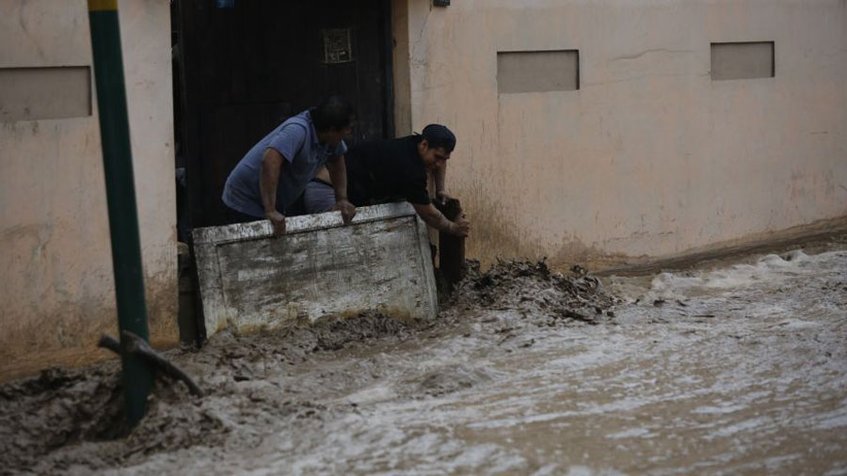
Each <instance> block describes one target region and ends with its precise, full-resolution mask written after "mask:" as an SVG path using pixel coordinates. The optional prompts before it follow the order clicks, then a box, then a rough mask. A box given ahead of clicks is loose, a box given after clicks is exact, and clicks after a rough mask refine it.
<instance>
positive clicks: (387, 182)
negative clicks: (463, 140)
mask: <svg viewBox="0 0 847 476" xmlns="http://www.w3.org/2000/svg"><path fill="white" fill-rule="evenodd" d="M455 147H456V136H455V135H454V134H453V133H452V132H451V131H450V129H448V128H447V127H445V126H442V125H440V124H430V125H428V126H426V127H425V128H424V130H423V131H422V132H421V134H420V135H411V136H407V137H401V138H397V139H387V140H378V141H372V142H364V143H361V144H357V145H355V146H352V147H350V149H349V150H348V151H347V154H346V155H345V164H346V172H347V196H348V198H349V200H350V202H351V203H352V204H353V205H354V206H356V207H361V206H368V205H375V204H378V203H386V202H392V201H398V200H406V201H408V202H409V203H411V204H412V206H413V207H414V208H415V211H416V212H417V214H418V215H419V216H420V217H421V219H423V221H424V222H425V223H426V224H427V225H429V226H431V227H433V228H435V229H437V230H439V231H444V232H446V233H449V234H452V235H456V236H467V234H468V231H469V230H470V224H469V223H468V221H467V220H465V219H464V218H457V219H456V220H455V221H450V220H448V219H447V218H446V217H445V216H444V215H443V214H442V213H441V212H440V211H439V210H438V209H437V208H436V207H435V206H434V205H433V204H432V200H431V199H430V196H429V191H428V189H427V178H428V174H432V176H433V180H434V182H435V189H436V197H435V198H436V200H438V201H439V202H442V203H443V202H446V201H447V200H448V199H449V198H450V195H449V194H448V193H447V192H446V191H445V190H444V177H445V175H446V172H447V160H448V159H449V158H450V154H451V153H452V152H453V149H454V148H455ZM334 185H335V186H334ZM337 185H338V184H336V182H335V178H334V177H331V174H330V173H329V172H328V171H327V170H326V169H322V170H320V171H319V172H318V174H317V176H316V177H315V179H314V180H312V181H311V182H309V184H308V185H307V186H306V191H305V193H304V202H305V208H306V213H322V212H325V211H329V210H331V209H332V208H333V206H334V204H335V202H336V199H337V196H338V189H339V187H338V186H337Z"/></svg>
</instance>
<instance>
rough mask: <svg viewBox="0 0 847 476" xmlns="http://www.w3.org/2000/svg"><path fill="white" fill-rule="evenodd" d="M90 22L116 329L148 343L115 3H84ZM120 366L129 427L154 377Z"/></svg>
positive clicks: (128, 363) (142, 367) (130, 364)
mask: <svg viewBox="0 0 847 476" xmlns="http://www.w3.org/2000/svg"><path fill="white" fill-rule="evenodd" d="M88 19H89V26H90V28H91V47H92V53H93V57H94V79H95V84H96V89H97V111H98V113H99V115H100V141H101V145H102V147H103V169H104V171H105V175H106V199H107V204H108V209H109V232H110V235H111V241H112V266H113V267H114V274H115V296H116V299H117V305H118V326H119V327H120V330H121V334H122V335H123V331H130V332H132V333H134V334H136V335H138V336H140V337H141V338H143V339H145V340H146V339H148V332H147V306H146V304H145V301H144V276H143V274H142V269H141V244H140V241H139V237H138V211H137V207H136V203H135V186H134V180H133V172H132V155H131V152H130V144H129V121H128V119H127V107H126V89H125V86H124V70H123V58H122V55H121V33H120V27H119V24H118V2H117V0H88ZM121 339H124V337H121ZM121 362H122V366H123V375H122V377H123V385H124V390H125V395H126V417H127V421H128V422H129V424H130V425H135V424H136V423H138V421H139V420H141V418H142V417H143V416H144V413H145V410H146V404H147V396H148V395H149V393H150V388H151V386H152V383H153V373H152V371H151V369H150V368H149V367H148V366H147V364H146V363H145V362H144V360H143V359H142V358H141V357H140V356H138V355H133V354H130V353H123V354H122V355H121Z"/></svg>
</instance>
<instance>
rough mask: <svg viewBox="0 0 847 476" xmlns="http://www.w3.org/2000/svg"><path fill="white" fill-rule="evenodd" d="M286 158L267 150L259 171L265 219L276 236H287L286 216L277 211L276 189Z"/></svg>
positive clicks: (276, 152) (269, 149)
mask: <svg viewBox="0 0 847 476" xmlns="http://www.w3.org/2000/svg"><path fill="white" fill-rule="evenodd" d="M283 162H285V158H284V157H283V156H282V154H280V153H279V152H278V151H277V150H276V149H271V148H267V149H265V153H264V155H263V156H262V169H261V171H259V193H260V195H261V198H262V207H263V208H264V209H265V217H266V218H267V219H268V220H270V222H271V226H273V230H274V235H275V236H280V235H283V234H285V215H283V214H282V213H280V212H279V210H277V209H276V187H277V184H279V175H280V174H281V173H282V164H283Z"/></svg>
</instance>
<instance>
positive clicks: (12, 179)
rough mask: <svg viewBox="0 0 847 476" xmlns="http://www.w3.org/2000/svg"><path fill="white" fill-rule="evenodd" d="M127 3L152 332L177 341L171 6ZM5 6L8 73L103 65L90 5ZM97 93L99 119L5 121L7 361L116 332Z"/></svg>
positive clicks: (1, 220) (0, 18)
mask: <svg viewBox="0 0 847 476" xmlns="http://www.w3.org/2000/svg"><path fill="white" fill-rule="evenodd" d="M120 8H121V10H120V20H121V30H122V35H123V45H124V63H125V72H126V81H127V98H128V99H127V101H128V108H129V121H130V134H131V142H132V154H133V162H134V168H135V183H136V192H137V196H138V203H139V220H140V228H141V243H142V253H143V260H144V263H143V264H144V274H145V276H146V286H147V299H148V303H149V304H148V308H149V314H150V319H151V329H152V330H153V334H154V336H155V337H157V338H163V339H168V340H175V334H176V323H175V316H176V302H177V286H176V238H175V221H176V219H175V191H174V181H173V167H174V159H173V139H172V138H173V112H172V111H173V109H172V93H171V63H170V16H169V15H170V9H169V5H168V2H162V1H159V0H133V1H131V2H120ZM0 11H2V12H3V14H2V15H0V68H18V67H35V68H40V67H58V66H92V67H93V65H92V59H91V43H90V37H89V28H88V11H87V3H86V1H85V0H73V1H71V0H67V1H62V2H57V1H55V0H0ZM91 83H92V87H93V83H94V81H93V78H92V80H91ZM92 93H93V91H92ZM92 100H93V101H94V104H93V105H92V106H93V107H92V113H91V115H89V116H82V117H72V118H62V119H50V120H28V121H7V122H0V243H2V249H0V269H2V273H3V286H0V303H2V306H0V359H2V360H3V361H4V366H6V367H8V366H13V365H14V364H15V362H17V361H22V360H28V359H29V358H28V357H27V355H28V354H29V353H32V352H41V353H44V354H46V355H50V353H51V352H53V353H55V354H56V355H59V354H60V353H61V352H65V350H66V349H68V348H76V347H86V348H91V349H93V348H94V346H95V345H96V340H97V337H98V336H99V333H100V332H110V333H112V334H114V333H115V328H116V315H115V303H114V289H113V277H112V264H111V251H110V240H109V227H108V221H107V212H106V200H105V197H106V195H105V193H106V192H105V185H104V177H103V165H102V156H101V152H100V133H99V125H98V120H97V108H96V97H94V96H93V94H92ZM63 349H64V350H63ZM60 350H61V352H59V351H60ZM44 361H45V362H50V359H49V358H46V359H45V360H44Z"/></svg>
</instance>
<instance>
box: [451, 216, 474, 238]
mask: <svg viewBox="0 0 847 476" xmlns="http://www.w3.org/2000/svg"><path fill="white" fill-rule="evenodd" d="M469 231H471V223H470V222H469V221H467V220H465V219H464V218H463V217H459V218H457V219H456V221H454V222H452V223H450V230H449V231H448V232H449V233H450V234H451V235H456V236H461V237H465V236H468V232H469Z"/></svg>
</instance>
